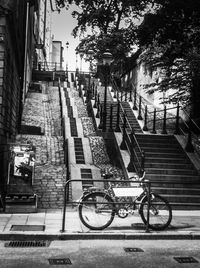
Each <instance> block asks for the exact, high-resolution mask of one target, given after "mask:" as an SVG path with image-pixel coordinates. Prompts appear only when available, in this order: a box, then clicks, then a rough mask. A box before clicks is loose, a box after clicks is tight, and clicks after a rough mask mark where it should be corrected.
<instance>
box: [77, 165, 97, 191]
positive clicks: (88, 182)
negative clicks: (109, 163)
mask: <svg viewBox="0 0 200 268" xmlns="http://www.w3.org/2000/svg"><path fill="white" fill-rule="evenodd" d="M80 171H81V179H84V180H83V181H82V189H83V190H87V189H88V188H89V187H91V186H93V185H94V182H93V177H92V170H91V169H90V168H88V169H83V168H81V169H80Z"/></svg>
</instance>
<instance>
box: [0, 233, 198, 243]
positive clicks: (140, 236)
mask: <svg viewBox="0 0 200 268" xmlns="http://www.w3.org/2000/svg"><path fill="white" fill-rule="evenodd" d="M199 239H200V233H181V234H174V233H134V234H132V233H60V234H48V233H47V234H39V233H37V234H30V233H29V234H28V233H12V234H9V233H5V234H0V240H5V241H7V240H19V241H28V240H51V241H53V240H199Z"/></svg>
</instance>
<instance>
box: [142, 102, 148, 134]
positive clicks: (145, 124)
mask: <svg viewBox="0 0 200 268" xmlns="http://www.w3.org/2000/svg"><path fill="white" fill-rule="evenodd" d="M143 130H144V131H148V127H147V105H145V115H144V126H143Z"/></svg>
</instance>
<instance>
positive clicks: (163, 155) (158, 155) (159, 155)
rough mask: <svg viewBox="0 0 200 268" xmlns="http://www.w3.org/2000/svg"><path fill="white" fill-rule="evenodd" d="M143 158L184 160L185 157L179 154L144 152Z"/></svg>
mask: <svg viewBox="0 0 200 268" xmlns="http://www.w3.org/2000/svg"><path fill="white" fill-rule="evenodd" d="M145 157H153V158H175V159H176V158H181V159H184V158H185V155H184V154H181V153H173V152H171V153H167V152H166V153H165V152H145Z"/></svg>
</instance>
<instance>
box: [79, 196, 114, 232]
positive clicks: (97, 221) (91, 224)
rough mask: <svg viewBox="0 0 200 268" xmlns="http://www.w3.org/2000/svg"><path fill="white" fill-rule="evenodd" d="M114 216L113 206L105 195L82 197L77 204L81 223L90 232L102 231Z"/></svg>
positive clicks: (110, 199) (111, 201)
mask: <svg viewBox="0 0 200 268" xmlns="http://www.w3.org/2000/svg"><path fill="white" fill-rule="evenodd" d="M114 216H115V204H114V201H113V199H112V198H111V197H110V196H109V195H108V194H106V193H103V192H93V193H90V194H88V195H86V196H84V197H83V199H82V200H81V202H80V204H79V217H80V220H81V222H82V223H83V224H84V225H85V226H86V227H87V228H89V229H91V230H103V229H105V228H106V227H108V226H109V225H110V224H111V223H112V221H113V219H114Z"/></svg>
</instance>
